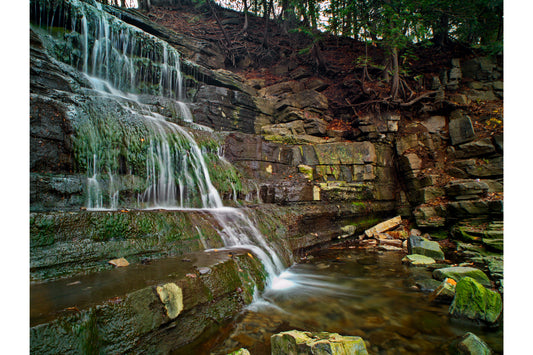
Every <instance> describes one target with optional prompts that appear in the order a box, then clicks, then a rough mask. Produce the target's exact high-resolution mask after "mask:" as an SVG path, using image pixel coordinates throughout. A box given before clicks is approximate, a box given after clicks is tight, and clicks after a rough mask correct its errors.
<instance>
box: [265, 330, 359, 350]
mask: <svg viewBox="0 0 533 355" xmlns="http://www.w3.org/2000/svg"><path fill="white" fill-rule="evenodd" d="M271 344H272V355H287V354H291V355H292V354H295V355H296V354H337V355H341V354H355V355H358V354H361V355H363V354H364V355H366V354H368V352H367V350H366V345H365V342H364V340H363V339H362V338H361V337H358V336H342V335H339V334H337V333H326V332H320V333H311V332H302V331H298V330H291V331H287V332H282V333H278V334H274V335H273V336H272V337H271Z"/></svg>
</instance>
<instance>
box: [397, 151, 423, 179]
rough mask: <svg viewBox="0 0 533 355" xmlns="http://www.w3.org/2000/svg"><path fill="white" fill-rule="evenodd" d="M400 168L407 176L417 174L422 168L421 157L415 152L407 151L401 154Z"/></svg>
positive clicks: (410, 176)
mask: <svg viewBox="0 0 533 355" xmlns="http://www.w3.org/2000/svg"><path fill="white" fill-rule="evenodd" d="M399 163H400V170H401V171H402V172H403V173H404V175H405V176H406V177H407V178H412V177H415V176H417V175H418V173H419V172H420V169H422V159H420V157H419V156H418V155H417V154H416V153H409V154H405V155H402V156H401V157H400V160H399Z"/></svg>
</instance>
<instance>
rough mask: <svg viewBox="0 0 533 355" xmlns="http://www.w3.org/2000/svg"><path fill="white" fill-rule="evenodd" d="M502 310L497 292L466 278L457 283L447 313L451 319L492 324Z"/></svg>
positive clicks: (500, 299)
mask: <svg viewBox="0 0 533 355" xmlns="http://www.w3.org/2000/svg"><path fill="white" fill-rule="evenodd" d="M502 310H503V303H502V298H501V296H500V294H499V293H498V292H495V291H492V290H489V289H487V288H485V287H484V286H483V285H481V284H480V283H479V282H477V281H476V280H474V279H473V278H471V277H468V276H466V277H463V278H462V279H461V280H460V281H459V282H458V283H457V286H456V288H455V297H454V299H453V302H452V304H451V305H450V308H449V310H448V311H449V313H450V315H451V316H452V317H456V318H466V319H470V320H475V321H483V322H486V323H494V322H496V321H497V320H498V318H499V317H500V314H501V313H502Z"/></svg>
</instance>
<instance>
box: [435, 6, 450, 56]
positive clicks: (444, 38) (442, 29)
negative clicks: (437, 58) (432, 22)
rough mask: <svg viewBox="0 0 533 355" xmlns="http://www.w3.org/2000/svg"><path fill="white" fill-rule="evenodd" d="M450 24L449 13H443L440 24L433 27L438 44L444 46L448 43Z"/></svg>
mask: <svg viewBox="0 0 533 355" xmlns="http://www.w3.org/2000/svg"><path fill="white" fill-rule="evenodd" d="M449 31H450V24H449V19H448V15H446V14H443V15H442V16H441V17H440V19H439V24H438V25H437V26H435V27H434V28H433V33H434V35H433V42H434V43H435V45H436V46H438V47H440V48H442V47H444V46H445V45H446V44H448V32H449Z"/></svg>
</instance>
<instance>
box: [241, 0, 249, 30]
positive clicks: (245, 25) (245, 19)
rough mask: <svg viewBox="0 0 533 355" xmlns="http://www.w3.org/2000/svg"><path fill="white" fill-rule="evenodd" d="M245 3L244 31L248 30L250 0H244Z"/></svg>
mask: <svg viewBox="0 0 533 355" xmlns="http://www.w3.org/2000/svg"><path fill="white" fill-rule="evenodd" d="M242 2H243V3H244V26H243V27H242V31H243V32H246V31H247V30H248V1H247V0H242Z"/></svg>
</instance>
